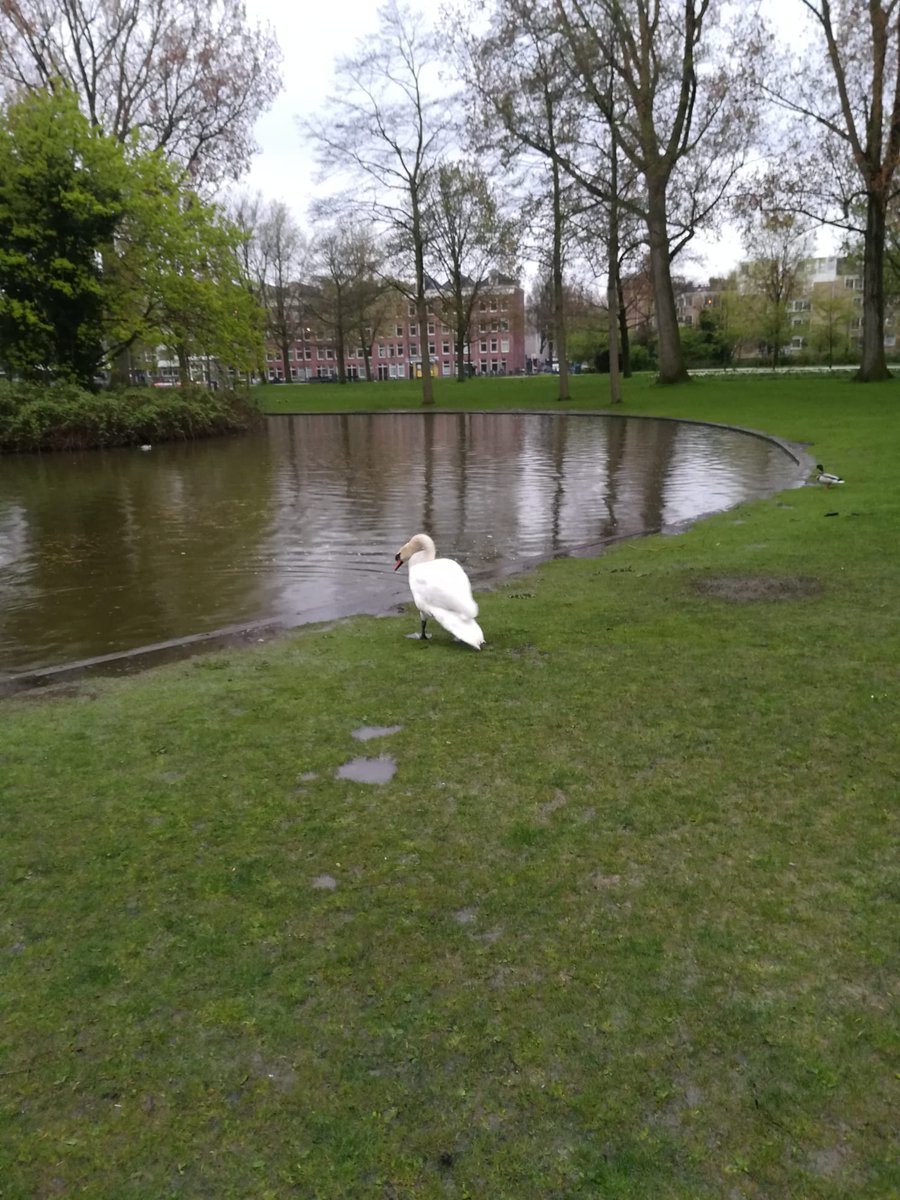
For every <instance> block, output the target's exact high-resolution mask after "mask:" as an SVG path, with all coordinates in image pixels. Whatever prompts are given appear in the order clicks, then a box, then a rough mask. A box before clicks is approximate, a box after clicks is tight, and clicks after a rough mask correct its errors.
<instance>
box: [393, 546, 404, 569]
mask: <svg viewBox="0 0 900 1200" xmlns="http://www.w3.org/2000/svg"><path fill="white" fill-rule="evenodd" d="M394 559H395V561H396V566H395V567H394V570H395V571H399V570H400V568H401V567H402V566H403V559H402V558H401V557H400V553H399V551H398V552H397V553H396V554H395V555H394Z"/></svg>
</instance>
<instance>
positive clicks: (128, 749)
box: [0, 380, 900, 1200]
mask: <svg viewBox="0 0 900 1200" xmlns="http://www.w3.org/2000/svg"><path fill="white" fill-rule="evenodd" d="M502 382H503V383H504V384H506V383H509V384H510V385H514V384H515V383H517V382H518V381H502ZM498 386H499V385H498ZM271 390H272V391H274V390H276V389H271ZM285 390H287V389H285ZM309 391H310V392H312V391H313V389H309ZM321 391H322V392H323V393H324V392H326V391H328V392H330V391H331V389H326V388H323V389H321ZM519 395H521V393H519V394H517V400H516V404H517V406H518V405H519V404H520V403H521V401H520V400H519ZM898 401H900V385H898V384H895V383H891V384H885V385H883V386H878V387H874V386H869V387H865V388H863V387H859V386H854V385H852V384H850V383H847V382H843V381H836V380H824V381H822V380H817V381H815V382H810V381H807V380H783V381H782V380H778V381H770V380H764V381H756V380H755V381H748V380H738V381H728V382H714V381H709V380H707V381H701V382H697V383H694V384H692V385H690V386H689V387H685V388H680V389H675V390H671V391H660V390H657V389H653V388H651V387H650V386H649V385H644V384H642V383H635V384H634V385H633V386H632V388H630V389H629V391H628V392H627V393H626V405H625V408H626V411H630V412H646V413H649V412H657V413H662V414H664V415H672V416H674V415H679V416H688V417H693V418H696V419H704V420H724V421H730V422H733V423H735V424H739V425H743V426H748V427H752V428H757V429H767V430H769V431H771V432H773V433H777V434H779V435H781V436H783V437H787V438H791V439H796V440H802V441H807V442H812V443H813V446H812V453H813V454H814V456H815V457H817V458H820V459H821V461H823V462H824V463H825V464H826V465H827V466H829V467H831V468H832V469H835V470H838V471H840V472H841V473H842V474H843V475H845V477H846V478H847V484H846V485H845V486H844V487H843V488H840V489H835V490H831V491H827V492H826V491H824V490H822V489H820V488H805V489H800V490H795V491H790V492H787V493H784V494H782V495H781V496H778V497H774V498H772V499H771V500H767V501H763V502H759V503H755V504H752V505H747V506H744V507H742V508H740V509H737V510H733V511H731V512H728V513H726V514H723V515H721V516H719V517H715V518H713V519H711V520H707V521H704V522H702V523H701V524H699V525H697V526H696V527H694V528H693V529H691V530H690V531H688V532H687V533H685V534H683V535H680V536H677V537H669V538H663V537H656V538H650V539H647V540H645V541H641V542H631V543H626V544H622V545H619V546H618V547H616V548H614V549H612V550H611V551H610V552H609V553H607V554H606V555H604V556H603V557H602V558H600V559H596V560H571V561H561V562H556V563H553V564H550V565H548V566H546V567H544V568H542V569H540V570H538V571H536V572H534V573H532V574H529V575H527V576H524V577H520V578H517V579H515V580H512V581H510V582H509V583H508V584H506V585H505V586H503V587H501V588H498V589H497V590H496V591H495V592H492V593H489V594H486V595H484V596H483V597H481V601H482V624H483V627H484V629H485V632H486V634H487V637H488V643H489V644H488V646H486V647H485V649H484V650H483V651H482V652H481V653H480V654H476V653H474V652H472V651H469V650H467V649H466V648H464V647H461V646H459V645H455V644H453V643H452V642H451V641H450V640H449V639H448V638H444V637H442V636H441V635H440V634H438V635H437V636H436V637H435V640H434V641H433V642H432V643H430V644H421V643H418V642H413V641H407V640H405V639H404V637H403V634H404V633H406V632H408V631H409V630H411V629H412V628H414V627H415V622H414V620H413V619H412V618H411V617H403V618H401V617H398V618H396V619H394V618H390V619H382V620H375V619H370V618H365V619H358V620H353V621H348V622H343V623H340V624H338V625H335V626H334V627H324V628H318V629H307V630H302V631H299V632H298V633H296V634H295V635H293V636H291V637H289V638H286V639H285V640H283V641H281V642H278V643H272V644H269V645H265V646H260V647H258V648H256V649H253V650H247V651H240V652H235V653H226V654H219V655H213V656H209V657H205V658H198V659H195V660H193V661H191V662H188V663H184V664H180V665H177V666H173V667H167V668H163V669H160V670H157V671H154V672H151V673H148V674H147V675H145V676H142V677H139V678H136V679H131V680H125V681H107V682H103V681H96V682H91V683H90V684H86V685H84V686H83V687H82V688H81V689H80V690H79V691H77V692H76V693H75V694H74V695H72V696H69V697H60V698H58V699H50V700H47V699H44V700H43V701H42V702H39V703H38V702H33V701H29V700H27V699H20V700H17V701H5V702H2V703H0V721H2V737H0V781H2V782H0V790H2V793H3V809H4V813H5V818H6V821H5V836H4V838H3V841H2V844H0V870H2V878H3V894H4V903H3V911H2V917H0V920H2V937H0V954H2V964H3V967H2V969H3V991H4V997H3V1027H2V1048H3V1055H2V1062H0V1130H2V1132H0V1194H2V1195H3V1196H4V1197H16V1198H19V1197H35V1196H52V1195H79V1196H85V1197H96V1198H97V1200H100V1198H101V1197H102V1198H104V1200H105V1198H107V1197H109V1196H113V1195H114V1196H116V1197H132V1196H133V1197H141V1198H146V1200H151V1198H152V1200H159V1198H161V1197H168V1196H172V1197H176V1196H177V1197H182V1196H184V1197H206V1196H210V1197H216V1200H223V1198H226V1197H234V1198H240V1200H244V1198H246V1197H251V1196H252V1197H261V1198H262V1197H278V1198H280V1197H289V1196H298V1197H304V1198H305V1197H322V1198H327V1200H331V1198H333V1197H378V1198H385V1200H386V1198H388V1197H390V1198H392V1200H397V1198H409V1200H412V1198H415V1200H420V1198H428V1200H430V1198H432V1197H434V1198H438V1197H442V1198H443V1197H447V1196H452V1197H460V1198H462V1197H473V1198H475V1197H477V1198H479V1200H481V1198H485V1200H487V1198H490V1200H506V1198H508V1200H523V1198H528V1200H548V1198H554V1197H559V1198H560V1200H562V1198H566V1200H569V1198H575V1197H578V1198H580V1197H584V1198H588V1197H590V1198H591V1200H595V1198H598V1197H603V1198H604V1200H644V1198H647V1200H650V1198H652V1200H660V1198H666V1200H701V1198H707V1197H708V1198H709V1200H722V1198H723V1197H727V1198H729V1200H737V1198H754V1200H773V1198H779V1200H781V1198H784V1200H787V1198H789V1197H790V1198H791V1200H795V1198H799V1197H803V1198H807V1197H812V1198H823V1200H837V1198H839V1197H840V1198H847V1200H849V1198H851V1197H852V1198H853V1200H866V1198H871V1200H884V1198H885V1197H888V1196H892V1195H896V1194H897V1192H898V1188H900V1166H898V1159H897V1142H896V1120H895V1113H896V1100H897V1096H896V1088H897V1078H896V1051H897V1038H896V1034H897V1026H896V1009H895V1008H892V990H891V989H892V986H893V984H894V983H895V975H896V962H897V949H898V946H897V941H898V939H897V894H898V889H897V877H896V865H897V864H896V816H897V794H898V784H900V756H898V750H897V734H896V730H897V728H898V727H900V720H898V718H900V711H898V709H900V706H898V698H897V687H896V683H897V667H898V660H900V635H898V626H897V620H896V605H897V595H898V590H900V568H898V562H897V550H896V547H897V538H898V527H900V511H898V509H900V489H898V488H897V486H896V479H895V473H896V463H897V461H898V460H900V422H898V415H900V409H898ZM534 402H535V403H538V402H539V401H537V400H535V401H534ZM585 402H586V403H587V402H589V401H585ZM828 514H835V515H828ZM407 532H412V531H403V534H404V535H405V534H406V533H407ZM447 549H448V550H449V549H450V548H449V547H448V548H447ZM362 725H384V726H388V725H399V726H400V730H399V731H398V732H395V733H393V734H391V735H385V736H384V737H383V738H380V739H377V740H375V741H371V742H367V743H360V742H357V741H355V740H354V739H353V737H352V732H353V731H354V730H355V729H357V728H358V727H359V726H362ZM388 754H389V755H391V756H393V757H394V758H395V760H396V764H397V771H396V774H395V775H394V777H393V778H392V779H391V780H390V782H388V783H387V784H384V785H382V786H378V787H374V786H369V785H365V784H360V783H354V782H353V781H351V780H348V779H345V778H340V777H338V776H337V775H336V772H337V769H338V768H339V767H340V766H341V765H342V764H344V763H345V762H347V760H349V759H352V758H353V757H354V756H357V755H368V756H377V755H388ZM894 1001H895V998H894Z"/></svg>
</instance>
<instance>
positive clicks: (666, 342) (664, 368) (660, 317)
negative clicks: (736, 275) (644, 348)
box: [647, 178, 690, 383]
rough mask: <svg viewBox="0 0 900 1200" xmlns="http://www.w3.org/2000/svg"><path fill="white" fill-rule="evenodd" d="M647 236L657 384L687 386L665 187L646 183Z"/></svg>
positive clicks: (655, 181)
mask: <svg viewBox="0 0 900 1200" xmlns="http://www.w3.org/2000/svg"><path fill="white" fill-rule="evenodd" d="M647 234H648V237H649V240H650V275H651V278H652V280H653V303H654V308H655V309H656V355H657V359H658V365H659V373H658V375H657V377H656V381H657V383H686V382H687V380H688V379H689V378H690V376H689V375H688V373H687V368H686V367H685V365H684V355H683V353H682V350H681V337H680V335H679V332H678V317H677V314H676V311H675V292H674V290H673V288H672V274H671V269H670V264H669V230H668V223H667V220H666V189H665V183H664V182H662V181H659V180H651V179H649V178H648V180H647Z"/></svg>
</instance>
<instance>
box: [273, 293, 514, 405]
mask: <svg viewBox="0 0 900 1200" xmlns="http://www.w3.org/2000/svg"><path fill="white" fill-rule="evenodd" d="M427 300H428V319H427V322H426V324H425V326H424V327H420V325H419V321H418V316H417V312H416V306H415V305H414V304H413V303H411V302H410V301H409V299H408V298H407V297H405V296H403V295H400V294H399V293H397V294H396V295H395V296H394V297H393V299H392V301H391V303H390V306H389V307H388V309H387V310H386V311H384V312H383V314H382V318H381V320H380V322H379V325H378V327H377V328H370V329H369V330H368V334H369V335H370V337H371V342H370V344H369V345H368V346H367V347H363V346H361V345H357V344H355V343H351V344H350V345H349V346H348V347H347V349H346V351H345V370H346V374H347V378H348V379H350V380H356V379H366V378H368V377H369V376H371V378H372V379H375V380H386V379H416V378H420V377H421V374H422V363H423V360H424V356H425V351H426V349H427V357H428V361H429V364H430V370H431V373H432V374H433V375H438V376H454V375H456V374H457V371H458V364H457V353H456V334H455V332H454V329H453V327H452V325H451V324H450V323H449V321H448V320H447V319H446V310H445V309H444V305H443V301H442V297H441V293H440V292H439V291H437V290H436V289H434V290H432V291H431V292H430V293H429V294H428V297H427ZM336 354H337V350H336V346H335V340H334V338H333V337H332V336H330V335H329V334H328V333H327V332H326V331H325V330H324V329H323V328H321V327H318V328H317V326H316V324H315V323H312V324H311V325H308V326H307V325H304V324H303V322H298V329H297V334H296V336H295V337H294V339H293V341H292V344H291V345H290V346H289V347H288V361H287V362H285V361H284V358H283V350H282V349H281V348H279V347H278V346H276V345H275V344H274V343H273V342H271V341H270V342H269V343H268V346H267V349H266V366H265V371H266V377H267V378H268V380H269V382H271V383H280V382H293V383H304V382H310V381H323V380H331V379H334V378H336V377H337V375H338V364H337V361H336ZM464 355H465V358H464V363H463V366H464V368H465V370H466V372H467V373H468V374H469V375H518V374H522V373H523V372H524V371H525V370H526V353H525V294H524V292H523V291H522V288H521V287H519V285H518V283H516V282H515V281H512V280H505V279H502V278H497V279H495V280H493V281H492V282H491V284H490V286H488V287H485V288H484V289H483V291H482V295H481V297H480V299H477V300H476V301H475V305H474V311H473V315H472V320H471V322H470V325H469V328H468V330H467V332H466V339H465V349H464Z"/></svg>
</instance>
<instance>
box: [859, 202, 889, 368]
mask: <svg viewBox="0 0 900 1200" xmlns="http://www.w3.org/2000/svg"><path fill="white" fill-rule="evenodd" d="M884 239H885V198H884V196H883V194H881V193H879V192H877V191H875V190H874V189H871V190H870V191H869V193H868V196H867V198H866V241H865V260H864V263H863V324H862V331H863V338H862V361H861V363H860V366H859V370H858V371H857V372H856V375H855V376H854V378H855V379H856V380H857V381H858V382H859V383H878V382H879V381H881V380H882V379H890V378H891V373H890V371H889V370H888V367H887V360H886V359H885V356H884Z"/></svg>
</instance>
